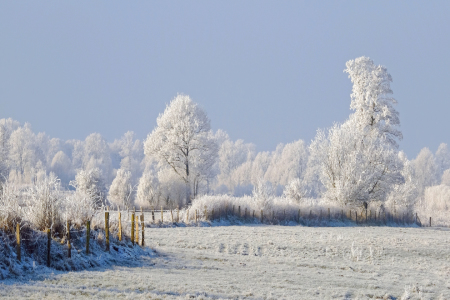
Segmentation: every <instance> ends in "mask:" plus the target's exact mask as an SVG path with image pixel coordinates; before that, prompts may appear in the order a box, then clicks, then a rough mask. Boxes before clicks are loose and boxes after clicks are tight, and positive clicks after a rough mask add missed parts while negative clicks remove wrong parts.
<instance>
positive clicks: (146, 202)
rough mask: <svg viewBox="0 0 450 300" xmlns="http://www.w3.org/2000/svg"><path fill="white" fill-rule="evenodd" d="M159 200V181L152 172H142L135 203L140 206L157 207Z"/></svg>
mask: <svg viewBox="0 0 450 300" xmlns="http://www.w3.org/2000/svg"><path fill="white" fill-rule="evenodd" d="M158 200H159V181H158V178H157V177H156V176H155V175H154V174H153V173H152V172H144V174H142V176H141V178H140V179H139V184H138V187H137V195H136V202H137V204H139V205H141V206H152V207H157V206H158Z"/></svg>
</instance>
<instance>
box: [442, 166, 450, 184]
mask: <svg viewBox="0 0 450 300" xmlns="http://www.w3.org/2000/svg"><path fill="white" fill-rule="evenodd" d="M441 184H442V185H447V186H450V169H447V170H445V171H444V174H442V179H441Z"/></svg>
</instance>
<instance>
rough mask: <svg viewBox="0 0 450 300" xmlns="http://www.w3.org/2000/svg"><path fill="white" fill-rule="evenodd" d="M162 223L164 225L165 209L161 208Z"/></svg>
mask: <svg viewBox="0 0 450 300" xmlns="http://www.w3.org/2000/svg"><path fill="white" fill-rule="evenodd" d="M161 223H164V215H163V207H162V206H161Z"/></svg>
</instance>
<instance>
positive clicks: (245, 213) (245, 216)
mask: <svg viewBox="0 0 450 300" xmlns="http://www.w3.org/2000/svg"><path fill="white" fill-rule="evenodd" d="M245 218H247V207H246V208H245V209H244V219H245Z"/></svg>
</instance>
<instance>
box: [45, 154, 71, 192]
mask: <svg viewBox="0 0 450 300" xmlns="http://www.w3.org/2000/svg"><path fill="white" fill-rule="evenodd" d="M50 170H51V171H52V172H53V173H55V175H56V176H57V177H58V178H60V179H61V183H62V184H63V185H67V184H68V183H69V182H70V179H72V178H73V169H72V162H71V161H70V158H69V157H68V156H67V155H66V154H65V153H64V152H63V151H58V152H57V153H56V154H55V156H54V157H53V159H52V161H51V165H50Z"/></svg>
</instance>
